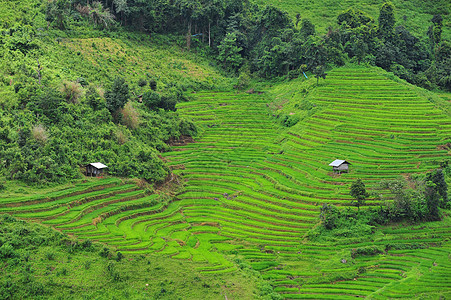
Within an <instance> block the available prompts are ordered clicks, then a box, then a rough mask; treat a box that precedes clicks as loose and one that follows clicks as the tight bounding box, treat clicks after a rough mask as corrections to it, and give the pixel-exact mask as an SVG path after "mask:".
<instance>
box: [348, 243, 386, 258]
mask: <svg viewBox="0 0 451 300" xmlns="http://www.w3.org/2000/svg"><path fill="white" fill-rule="evenodd" d="M381 253H384V248H383V247H382V246H366V247H361V248H354V249H352V250H351V257H352V258H356V257H358V256H372V255H377V254H381Z"/></svg>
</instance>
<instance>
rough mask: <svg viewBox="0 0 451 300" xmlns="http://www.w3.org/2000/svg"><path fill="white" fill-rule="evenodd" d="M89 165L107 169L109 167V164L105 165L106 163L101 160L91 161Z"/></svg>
mask: <svg viewBox="0 0 451 300" xmlns="http://www.w3.org/2000/svg"><path fill="white" fill-rule="evenodd" d="M89 165H91V166H93V167H94V168H96V169H105V168H108V167H107V166H105V165H104V164H102V163H100V162H96V163H90V164H89Z"/></svg>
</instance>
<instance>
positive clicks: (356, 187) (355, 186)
mask: <svg viewBox="0 0 451 300" xmlns="http://www.w3.org/2000/svg"><path fill="white" fill-rule="evenodd" d="M349 194H350V195H351V196H352V197H353V198H354V199H355V200H354V201H353V202H354V205H355V206H357V209H358V210H360V206H362V205H363V204H364V203H365V200H366V199H367V198H368V197H369V196H370V194H369V193H368V192H367V191H366V189H365V184H364V183H363V181H362V180H361V179H360V178H359V179H357V180H356V181H354V182H353V183H352V185H351V190H350V192H349Z"/></svg>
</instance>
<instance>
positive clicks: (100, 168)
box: [86, 162, 108, 177]
mask: <svg viewBox="0 0 451 300" xmlns="http://www.w3.org/2000/svg"><path fill="white" fill-rule="evenodd" d="M106 168H108V167H107V166H105V165H104V164H102V163H100V162H96V163H90V164H89V165H87V166H86V176H91V177H94V176H95V177H97V176H100V175H102V174H103V172H104V170H105V169H106Z"/></svg>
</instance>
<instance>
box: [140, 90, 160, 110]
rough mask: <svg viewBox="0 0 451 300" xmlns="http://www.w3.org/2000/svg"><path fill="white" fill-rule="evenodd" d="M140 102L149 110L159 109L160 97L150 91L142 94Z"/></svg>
mask: <svg viewBox="0 0 451 300" xmlns="http://www.w3.org/2000/svg"><path fill="white" fill-rule="evenodd" d="M142 102H143V103H144V105H145V106H147V107H148V108H150V109H157V108H159V107H161V96H160V94H158V93H157V92H154V91H153V90H150V91H147V92H145V93H144V94H143V97H142Z"/></svg>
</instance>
